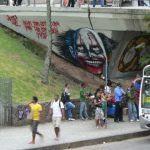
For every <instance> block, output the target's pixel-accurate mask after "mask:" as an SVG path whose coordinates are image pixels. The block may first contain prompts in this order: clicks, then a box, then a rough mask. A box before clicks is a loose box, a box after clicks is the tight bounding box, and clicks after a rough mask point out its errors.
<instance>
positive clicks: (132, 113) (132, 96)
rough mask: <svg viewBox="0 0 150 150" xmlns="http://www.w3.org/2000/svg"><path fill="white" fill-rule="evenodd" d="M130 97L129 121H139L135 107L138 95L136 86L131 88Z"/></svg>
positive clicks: (128, 93)
mask: <svg viewBox="0 0 150 150" xmlns="http://www.w3.org/2000/svg"><path fill="white" fill-rule="evenodd" d="M127 96H128V118H129V121H139V120H138V118H137V111H136V107H135V100H136V93H135V89H134V85H131V88H130V89H129V90H128V92H127Z"/></svg>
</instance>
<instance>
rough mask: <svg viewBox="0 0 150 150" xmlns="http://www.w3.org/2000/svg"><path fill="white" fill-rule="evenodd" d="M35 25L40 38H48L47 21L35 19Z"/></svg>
mask: <svg viewBox="0 0 150 150" xmlns="http://www.w3.org/2000/svg"><path fill="white" fill-rule="evenodd" d="M33 27H34V30H35V32H36V35H37V37H38V38H41V39H46V38H47V32H46V21H33Z"/></svg>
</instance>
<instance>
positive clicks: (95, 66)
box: [78, 57, 105, 74]
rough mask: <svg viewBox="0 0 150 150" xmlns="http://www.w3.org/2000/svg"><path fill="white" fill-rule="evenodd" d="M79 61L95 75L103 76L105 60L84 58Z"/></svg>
mask: <svg viewBox="0 0 150 150" xmlns="http://www.w3.org/2000/svg"><path fill="white" fill-rule="evenodd" d="M78 60H79V63H80V65H81V66H82V67H83V68H84V69H86V70H88V71H89V72H91V73H93V74H101V73H102V71H103V65H104V63H105V59H104V58H92V59H85V58H83V57H79V58H78Z"/></svg>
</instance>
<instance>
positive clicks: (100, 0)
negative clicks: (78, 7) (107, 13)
mask: <svg viewBox="0 0 150 150" xmlns="http://www.w3.org/2000/svg"><path fill="white" fill-rule="evenodd" d="M96 1H97V0H93V7H95V5H96ZM99 4H100V5H101V6H102V7H104V6H105V5H104V0H99Z"/></svg>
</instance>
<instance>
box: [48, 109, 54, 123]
mask: <svg viewBox="0 0 150 150" xmlns="http://www.w3.org/2000/svg"><path fill="white" fill-rule="evenodd" d="M52 114H53V109H51V108H50V109H49V112H48V116H47V119H48V120H50V121H51V120H52Z"/></svg>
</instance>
